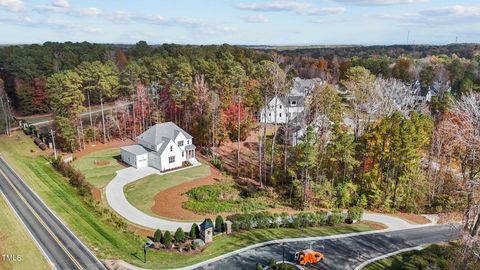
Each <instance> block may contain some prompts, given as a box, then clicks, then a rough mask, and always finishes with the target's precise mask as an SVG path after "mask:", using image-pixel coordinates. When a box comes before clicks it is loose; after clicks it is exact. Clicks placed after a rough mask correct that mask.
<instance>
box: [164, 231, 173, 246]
mask: <svg viewBox="0 0 480 270" xmlns="http://www.w3.org/2000/svg"><path fill="white" fill-rule="evenodd" d="M163 244H164V245H165V247H166V248H172V234H171V233H170V232H169V231H166V232H165V234H164V235H163Z"/></svg>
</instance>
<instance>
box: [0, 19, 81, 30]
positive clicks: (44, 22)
mask: <svg viewBox="0 0 480 270" xmlns="http://www.w3.org/2000/svg"><path fill="white" fill-rule="evenodd" d="M0 21H1V22H5V23H10V24H16V25H20V26H28V27H49V28H56V29H66V28H71V27H72V26H71V25H70V24H69V23H67V22H65V21H60V20H54V19H45V18H32V17H30V16H19V17H10V18H1V19H0Z"/></svg>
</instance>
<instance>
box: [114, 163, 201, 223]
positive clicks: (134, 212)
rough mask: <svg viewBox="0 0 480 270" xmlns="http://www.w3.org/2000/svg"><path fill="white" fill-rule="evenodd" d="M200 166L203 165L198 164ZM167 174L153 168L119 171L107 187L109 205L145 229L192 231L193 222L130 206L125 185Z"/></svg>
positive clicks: (131, 168) (130, 168)
mask: <svg viewBox="0 0 480 270" xmlns="http://www.w3.org/2000/svg"><path fill="white" fill-rule="evenodd" d="M198 165H201V164H200V163H198ZM198 165H193V166H198ZM189 168H191V167H187V168H182V169H179V170H185V169H189ZM179 170H175V171H169V172H167V173H172V172H176V171H179ZM167 173H161V172H160V171H159V170H157V169H154V168H152V167H146V168H139V169H137V168H134V167H129V168H126V169H122V170H119V171H117V175H116V176H115V178H113V180H112V181H110V183H108V185H107V187H106V188H105V193H106V197H107V202H108V204H109V205H110V207H111V208H112V209H113V210H114V211H115V212H117V213H118V214H119V215H121V216H122V217H124V218H125V219H127V220H128V221H130V222H132V223H135V224H138V225H140V226H143V227H147V228H151V229H161V230H169V231H175V230H177V228H178V227H181V228H182V229H183V230H184V231H187V232H188V231H190V228H191V226H192V223H191V222H180V221H171V220H167V219H162V218H158V217H154V216H150V215H147V214H145V213H144V212H142V211H140V210H138V209H137V208H135V207H134V206H133V205H132V204H130V202H129V201H128V200H127V198H126V197H125V193H124V192H123V188H124V187H125V185H128V184H130V183H132V182H135V181H137V180H140V179H142V178H144V177H146V176H149V175H151V174H158V175H163V174H167ZM200 222H201V221H200Z"/></svg>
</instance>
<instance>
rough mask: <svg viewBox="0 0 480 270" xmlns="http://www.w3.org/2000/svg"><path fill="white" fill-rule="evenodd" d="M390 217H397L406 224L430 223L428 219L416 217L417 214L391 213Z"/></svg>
mask: <svg viewBox="0 0 480 270" xmlns="http://www.w3.org/2000/svg"><path fill="white" fill-rule="evenodd" d="M390 215H392V216H396V217H399V218H401V219H404V220H406V221H407V222H409V223H412V224H429V223H431V221H430V220H429V219H428V218H426V217H424V216H422V215H418V214H410V213H401V212H397V213H393V214H390Z"/></svg>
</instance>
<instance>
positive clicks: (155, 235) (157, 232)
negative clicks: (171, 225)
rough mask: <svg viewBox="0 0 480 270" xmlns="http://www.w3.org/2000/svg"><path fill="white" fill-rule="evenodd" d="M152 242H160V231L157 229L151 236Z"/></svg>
mask: <svg viewBox="0 0 480 270" xmlns="http://www.w3.org/2000/svg"><path fill="white" fill-rule="evenodd" d="M153 242H162V231H161V230H159V229H157V230H156V231H155V234H154V235H153Z"/></svg>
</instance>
